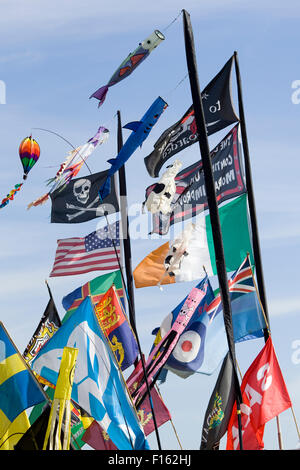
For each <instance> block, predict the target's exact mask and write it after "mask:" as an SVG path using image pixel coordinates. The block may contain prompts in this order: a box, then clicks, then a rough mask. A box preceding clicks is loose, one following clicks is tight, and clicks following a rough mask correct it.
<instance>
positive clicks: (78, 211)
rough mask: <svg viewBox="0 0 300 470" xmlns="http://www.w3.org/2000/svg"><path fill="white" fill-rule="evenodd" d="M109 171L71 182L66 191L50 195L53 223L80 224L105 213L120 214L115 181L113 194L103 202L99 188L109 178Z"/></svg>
mask: <svg viewBox="0 0 300 470" xmlns="http://www.w3.org/2000/svg"><path fill="white" fill-rule="evenodd" d="M107 173H108V172H107V171H101V172H100V173H95V174H93V175H88V176H85V177H84V178H77V179H73V180H71V181H70V183H69V184H68V185H67V186H66V187H65V189H63V190H61V189H57V190H56V191H54V192H53V193H51V194H50V197H51V201H52V210H51V223H57V224H76V223H77V224H79V223H81V222H87V221H89V220H92V219H95V218H96V217H101V216H103V215H104V213H107V214H114V213H116V212H119V204H118V199H117V194H116V188H115V180H114V178H113V177H112V178H111V182H110V184H111V192H110V194H109V195H108V196H107V197H106V198H105V199H104V200H103V201H101V200H100V196H99V194H98V191H99V188H100V186H101V185H102V183H103V182H104V181H105V180H106V178H107Z"/></svg>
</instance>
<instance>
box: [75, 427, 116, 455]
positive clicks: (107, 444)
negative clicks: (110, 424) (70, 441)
mask: <svg viewBox="0 0 300 470" xmlns="http://www.w3.org/2000/svg"><path fill="white" fill-rule="evenodd" d="M82 440H83V441H84V442H85V443H86V444H88V445H89V446H90V447H92V448H93V449H95V450H117V447H116V446H115V444H114V443H113V441H112V440H111V438H110V437H109V435H108V434H107V432H106V431H104V429H102V428H101V426H100V425H99V423H97V421H96V420H94V421H93V422H92V424H91V425H90V426H89V427H88V428H87V430H86V431H85V433H84V435H83V437H82Z"/></svg>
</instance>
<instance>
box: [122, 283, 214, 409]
mask: <svg viewBox="0 0 300 470" xmlns="http://www.w3.org/2000/svg"><path fill="white" fill-rule="evenodd" d="M207 288H208V278H207V276H205V278H204V279H202V281H201V282H200V283H199V284H198V285H197V286H196V287H194V288H193V289H192V290H191V291H190V293H189V294H188V296H187V297H186V299H185V300H184V302H183V304H182V307H181V308H180V310H179V312H178V315H177V317H176V319H175V321H174V323H173V325H172V327H171V329H170V330H169V331H168V332H167V333H166V334H165V335H164V336H163V337H162V339H161V340H160V341H159V342H158V344H156V345H155V347H154V348H153V349H152V351H151V352H150V355H149V357H148V359H147V362H146V365H145V368H146V374H147V380H148V383H149V385H150V386H151V387H153V385H154V384H155V381H156V380H157V377H158V374H159V373H160V371H161V369H162V368H163V366H164V364H165V363H166V361H167V360H168V358H169V356H170V354H171V353H172V351H173V349H174V348H175V346H176V344H177V342H178V340H179V337H180V335H181V333H182V332H183V331H184V330H185V328H186V327H187V325H188V324H189V322H190V320H191V319H192V317H193V314H194V312H195V311H196V309H197V307H198V305H199V303H200V302H201V300H202V299H203V298H204V297H205V295H206V291H207ZM136 382H137V383H138V385H137V388H136V389H135V390H134V391H133V392H132V398H133V400H134V402H135V403H138V404H141V403H142V401H143V400H144V398H145V396H146V395H145V391H146V382H145V377H144V376H142V375H141V373H140V372H137V373H136V374H133V375H132V378H131V380H130V381H128V382H127V384H128V388H129V390H130V389H131V387H132V385H133V383H136Z"/></svg>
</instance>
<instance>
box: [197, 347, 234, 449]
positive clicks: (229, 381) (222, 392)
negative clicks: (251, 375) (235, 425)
mask: <svg viewBox="0 0 300 470" xmlns="http://www.w3.org/2000/svg"><path fill="white" fill-rule="evenodd" d="M234 401H235V385H234V374H233V367H232V361H231V357H230V355H229V353H227V355H226V356H225V358H224V361H223V364H222V367H221V370H220V372H219V376H218V379H217V382H216V385H215V388H214V390H213V392H212V394H211V397H210V400H209V403H208V406H207V410H206V413H205V417H204V422H203V428H202V437H201V446H200V450H215V449H218V448H219V443H220V440H221V438H222V437H223V436H224V434H225V433H226V431H227V426H228V423H229V419H230V417H231V412H232V408H233V405H234Z"/></svg>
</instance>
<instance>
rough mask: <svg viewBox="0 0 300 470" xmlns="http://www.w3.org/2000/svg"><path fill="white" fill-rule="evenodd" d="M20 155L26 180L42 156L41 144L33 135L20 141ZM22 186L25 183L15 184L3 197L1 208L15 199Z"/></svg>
mask: <svg viewBox="0 0 300 470" xmlns="http://www.w3.org/2000/svg"><path fill="white" fill-rule="evenodd" d="M19 156H20V160H21V163H22V166H23V172H24V174H23V180H26V178H27V175H28V173H29V172H30V170H31V169H32V167H33V166H34V165H35V164H36V162H37V161H38V159H39V157H40V146H39V144H38V143H37V141H36V140H35V139H33V138H32V136H30V137H26V138H25V139H23V140H22V142H21V143H20V146H19ZM22 186H23V183H18V184H16V185H15V186H14V188H13V189H12V190H11V191H10V192H9V193H8V194H7V195H6V197H5V198H4V199H2V201H1V204H0V209H3V207H5V206H7V204H8V203H9V201H12V200H13V199H14V196H15V194H16V193H17V192H18V191H20V189H21V187H22Z"/></svg>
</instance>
